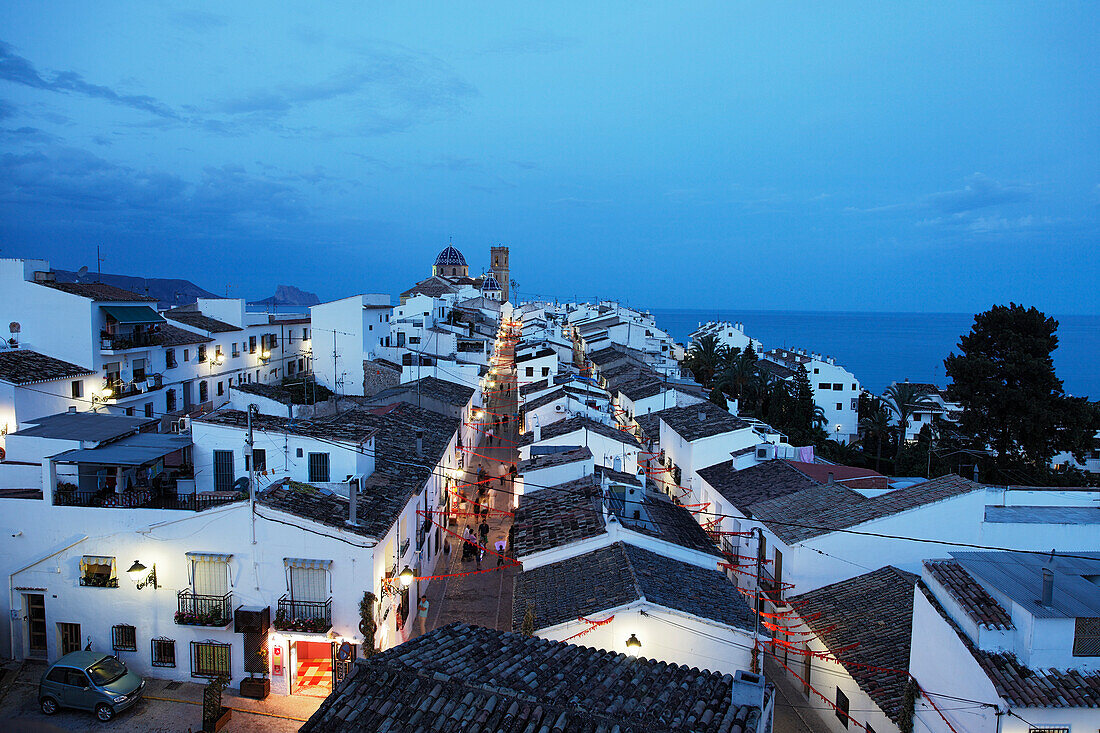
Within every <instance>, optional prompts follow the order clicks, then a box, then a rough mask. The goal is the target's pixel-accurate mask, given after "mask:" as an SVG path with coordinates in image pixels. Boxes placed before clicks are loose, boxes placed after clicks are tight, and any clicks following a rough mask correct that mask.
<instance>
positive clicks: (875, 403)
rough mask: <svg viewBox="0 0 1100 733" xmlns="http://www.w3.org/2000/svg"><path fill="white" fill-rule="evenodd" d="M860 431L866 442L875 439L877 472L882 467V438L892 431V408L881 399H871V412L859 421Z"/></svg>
mask: <svg viewBox="0 0 1100 733" xmlns="http://www.w3.org/2000/svg"><path fill="white" fill-rule="evenodd" d="M859 430H860V432H861V433H863V437H862V440H864V441H866V440H867V439H868V438H870V437H871V436H874V437H875V441H876V442H875V470H876V471H878V470H880V467H881V465H882V438H883V436H885V435H886V433H888V432H889V431H890V408H889V407H887V406H886V403H885V402H884V401H883V400H882V398H881V397H872V398H871V402H870V411H869V412H868V413H867V414H866V415H864V416H863V417H861V418H860V419H859ZM864 447H865V448H866V447H867V446H866V443H865V444H864Z"/></svg>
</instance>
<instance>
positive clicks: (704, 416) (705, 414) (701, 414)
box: [699, 410, 707, 422]
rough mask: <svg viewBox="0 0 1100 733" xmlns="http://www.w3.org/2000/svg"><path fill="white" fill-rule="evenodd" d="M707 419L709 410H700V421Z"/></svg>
mask: <svg viewBox="0 0 1100 733" xmlns="http://www.w3.org/2000/svg"><path fill="white" fill-rule="evenodd" d="M706 419H707V411H706V410H699V422H705V421H706Z"/></svg>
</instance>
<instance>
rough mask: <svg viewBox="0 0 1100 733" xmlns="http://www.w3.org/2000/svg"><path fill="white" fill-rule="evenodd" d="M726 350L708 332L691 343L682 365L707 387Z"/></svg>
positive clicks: (715, 337) (716, 338)
mask: <svg viewBox="0 0 1100 733" xmlns="http://www.w3.org/2000/svg"><path fill="white" fill-rule="evenodd" d="M727 350H728V349H727V347H726V346H725V345H724V344H721V343H719V342H718V337H717V336H715V335H714V334H710V333H708V334H707V335H705V336H703V337H702V338H700V339H699V340H698V341H696V342H695V343H693V344H692V345H691V348H690V349H689V350H688V353H687V356H685V357H684V366H686V367H687V368H688V369H690V370H691V373H692V375H694V377H695V381H696V382H698V383H699V384H701V385H703V386H704V387H709V386H710V383H711V381H712V380H713V379H714V373H715V372H716V371H717V370H718V366H719V364H721V362H722V360H723V358H724V357H725V354H726V351H727Z"/></svg>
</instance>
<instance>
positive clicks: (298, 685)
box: [292, 641, 332, 697]
mask: <svg viewBox="0 0 1100 733" xmlns="http://www.w3.org/2000/svg"><path fill="white" fill-rule="evenodd" d="M292 692H293V693H294V694H295V695H307V696H309V697H328V696H329V693H331V692H332V642H330V641H296V642H294V686H293V689H292Z"/></svg>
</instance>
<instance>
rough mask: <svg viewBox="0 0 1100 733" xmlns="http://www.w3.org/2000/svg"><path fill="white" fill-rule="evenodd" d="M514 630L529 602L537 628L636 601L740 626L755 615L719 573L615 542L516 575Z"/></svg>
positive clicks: (750, 623)
mask: <svg viewBox="0 0 1100 733" xmlns="http://www.w3.org/2000/svg"><path fill="white" fill-rule="evenodd" d="M514 587H515V591H514V598H515V600H514V601H513V604H512V628H513V629H514V630H517V629H519V628H521V627H522V625H523V618H524V616H525V615H526V612H527V607H528V605H532V606H533V607H534V609H535V620H536V624H537V626H538V628H548V627H550V626H556V625H557V624H560V623H564V622H566V621H576V620H577V619H578V618H580V617H582V616H588V615H590V614H596V613H600V612H601V611H606V610H609V609H612V608H616V607H618V606H623V605H626V604H628V603H631V602H633V601H637V600H646V601H649V602H650V603H653V604H656V605H658V606H664V607H666V608H672V609H675V610H678V611H683V612H684V613H690V614H692V615H693V616H698V617H699V618H705V619H710V620H712V621H717V622H718V623H721V624H726V625H728V626H734V627H737V628H741V629H751V628H753V621H754V618H753V614H752V611H751V610H750V609H749V607H748V605H746V603H745V599H744V598H743V597H742V596H741V593H740V592H739V591H738V590H737V588H736V587H735V586H734V585H733V583H731V582H730V581H729V579H728V578H726V576H725V575H724V574H722V573H721V572H719V571H717V570H714V569H706V568H701V567H699V566H697V565H692V564H690V563H685V562H681V561H679V560H673V559H670V558H667V557H664V556H662V555H658V554H657V553H655V552H650V551H649V550H646V549H643V548H640V547H634V546H633V545H629V544H626V543H623V542H616V543H614V544H612V545H608V546H607V547H601V548H600V549H598V550H593V551H592V552H587V553H585V554H583V555H576V556H574V557H570V558H568V559H565V560H562V561H560V562H556V563H552V564H549V565H542V566H540V567H537V568H535V569H533V570H526V571H524V572H522V573H520V574H519V575H517V576H516V577H515V580H514Z"/></svg>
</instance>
